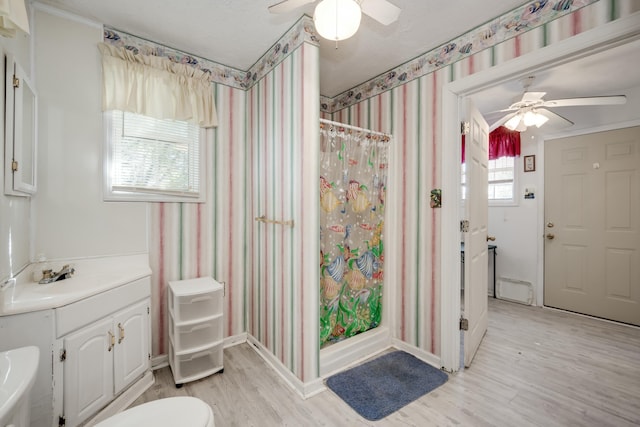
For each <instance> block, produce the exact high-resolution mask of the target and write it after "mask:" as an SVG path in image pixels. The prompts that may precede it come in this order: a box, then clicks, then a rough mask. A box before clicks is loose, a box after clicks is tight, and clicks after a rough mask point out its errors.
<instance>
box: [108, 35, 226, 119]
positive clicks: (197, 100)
mask: <svg viewBox="0 0 640 427" xmlns="http://www.w3.org/2000/svg"><path fill="white" fill-rule="evenodd" d="M98 47H99V49H100V51H101V52H102V72H103V97H102V109H103V111H109V110H121V111H128V112H131V113H136V114H142V115H145V116H149V117H154V118H156V119H170V120H181V121H187V122H191V123H195V124H197V125H199V126H201V127H205V128H207V127H214V126H217V125H218V117H217V114H216V107H215V104H214V99H213V88H212V87H211V80H210V75H209V74H208V73H206V72H204V71H202V70H199V69H197V68H194V67H191V66H189V65H186V64H177V63H174V62H171V61H170V60H169V59H167V58H162V57H157V56H150V55H140V54H134V53H133V52H131V51H129V50H127V49H125V48H122V47H116V46H112V45H109V44H106V43H100V44H99V45H98Z"/></svg>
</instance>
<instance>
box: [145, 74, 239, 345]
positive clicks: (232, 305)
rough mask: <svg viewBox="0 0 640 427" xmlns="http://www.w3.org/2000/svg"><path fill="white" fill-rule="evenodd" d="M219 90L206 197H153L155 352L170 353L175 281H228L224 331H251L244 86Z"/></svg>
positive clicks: (209, 141) (210, 139) (209, 148)
mask: <svg viewBox="0 0 640 427" xmlns="http://www.w3.org/2000/svg"><path fill="white" fill-rule="evenodd" d="M214 92H215V99H216V108H217V110H218V121H219V126H218V127H217V128H215V129H211V130H208V131H207V132H208V133H207V143H206V149H205V153H204V155H205V158H206V162H207V167H206V169H207V180H206V182H207V202H206V203H152V204H150V231H149V262H150V266H151V270H152V271H153V274H152V278H151V279H152V286H151V288H152V307H153V318H152V328H153V329H152V336H153V340H152V343H153V349H152V350H153V354H154V355H161V354H166V353H167V352H168V346H169V342H168V339H169V338H168V330H167V326H168V321H167V316H168V312H167V308H166V298H167V296H166V286H167V283H168V282H169V281H171V280H180V279H190V278H194V277H202V276H210V277H214V278H216V279H217V280H218V281H221V282H225V283H226V292H225V301H224V303H225V307H224V311H225V325H224V332H225V336H233V335H238V334H241V333H243V332H245V331H246V325H245V322H244V319H245V287H246V280H245V274H246V273H245V272H246V268H247V265H246V263H245V245H244V241H245V240H246V237H245V235H246V233H247V231H246V226H247V224H248V220H247V218H248V217H247V212H246V206H247V198H246V196H245V195H246V192H247V191H246V190H247V189H246V185H247V183H246V180H245V176H246V171H248V170H249V167H248V165H247V163H246V158H245V156H246V148H245V144H246V131H245V126H246V123H245V111H246V107H245V102H246V101H245V99H246V92H245V91H244V90H239V89H233V88H230V87H227V86H223V85H220V84H214Z"/></svg>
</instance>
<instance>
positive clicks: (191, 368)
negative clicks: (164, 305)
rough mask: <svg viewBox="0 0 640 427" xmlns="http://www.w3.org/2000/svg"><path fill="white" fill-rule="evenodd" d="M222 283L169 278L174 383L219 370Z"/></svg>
mask: <svg viewBox="0 0 640 427" xmlns="http://www.w3.org/2000/svg"><path fill="white" fill-rule="evenodd" d="M223 296H224V286H223V285H222V284H221V283H218V282H216V281H215V280H213V279H212V278H210V277H201V278H198V279H190V280H178V281H171V282H169V292H168V300H169V301H168V305H169V341H170V344H171V345H170V348H169V365H170V366H171V371H172V372H173V379H174V382H175V384H176V386H177V387H180V386H182V384H184V383H186V382H189V381H194V380H197V379H200V378H203V377H206V376H208V375H211V374H213V373H216V372H218V371H219V372H223V371H224V367H223V347H224V346H223V336H222V322H223V312H222V300H223Z"/></svg>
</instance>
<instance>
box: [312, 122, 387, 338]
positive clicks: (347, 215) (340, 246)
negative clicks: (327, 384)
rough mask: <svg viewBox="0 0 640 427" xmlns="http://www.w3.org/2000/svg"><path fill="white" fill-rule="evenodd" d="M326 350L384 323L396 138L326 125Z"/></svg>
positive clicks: (323, 203) (323, 315)
mask: <svg viewBox="0 0 640 427" xmlns="http://www.w3.org/2000/svg"><path fill="white" fill-rule="evenodd" d="M320 135H321V136H320V259H319V262H320V274H321V277H320V347H321V349H327V348H328V347H331V346H333V345H334V344H336V343H341V345H343V344H342V342H344V341H349V340H348V339H349V338H351V337H354V336H356V335H358V334H361V333H364V332H367V331H370V330H373V329H375V328H377V327H378V326H380V324H381V321H382V310H383V306H382V300H383V298H382V297H383V293H384V223H385V194H386V189H387V177H388V171H389V144H390V142H391V136H390V135H387V134H382V133H378V132H373V131H370V130H366V129H361V128H357V127H353V126H348V125H345V124H341V123H336V122H331V121H327V120H320Z"/></svg>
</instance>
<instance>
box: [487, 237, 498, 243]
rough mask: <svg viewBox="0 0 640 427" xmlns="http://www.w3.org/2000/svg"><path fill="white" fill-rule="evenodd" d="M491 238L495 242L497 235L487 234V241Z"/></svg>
mask: <svg viewBox="0 0 640 427" xmlns="http://www.w3.org/2000/svg"><path fill="white" fill-rule="evenodd" d="M489 240H491V241H492V242H495V241H496V238H495V236H487V242H488V241H489Z"/></svg>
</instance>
